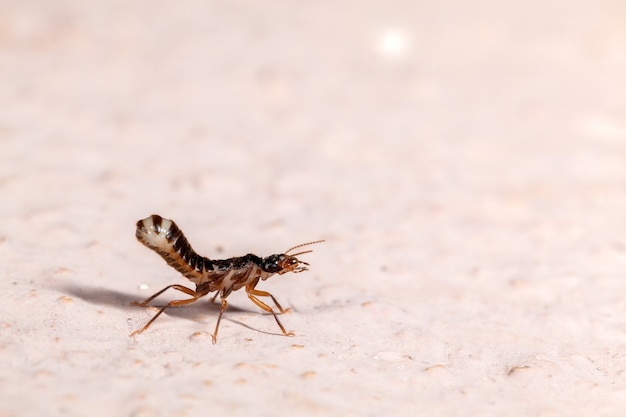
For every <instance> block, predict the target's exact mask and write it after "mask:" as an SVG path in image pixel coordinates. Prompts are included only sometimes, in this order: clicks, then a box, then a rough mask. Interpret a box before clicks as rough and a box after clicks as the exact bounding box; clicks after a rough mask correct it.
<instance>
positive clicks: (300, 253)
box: [285, 240, 324, 256]
mask: <svg viewBox="0 0 626 417" xmlns="http://www.w3.org/2000/svg"><path fill="white" fill-rule="evenodd" d="M323 241H324V240H316V241H313V242H307V243H302V244H300V245H296V246H294V247H293V248H290V249H287V250H286V251H285V255H287V254H288V253H289V252H291V251H292V250H294V249H298V248H301V247H303V246H309V245H314V244H316V243H322V242H323ZM309 252H313V249H311V250H307V251H304V252H298V253H294V254H293V255H291V256H298V255H302V254H303V253H309Z"/></svg>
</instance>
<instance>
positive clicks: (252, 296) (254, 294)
mask: <svg viewBox="0 0 626 417" xmlns="http://www.w3.org/2000/svg"><path fill="white" fill-rule="evenodd" d="M246 293H247V294H248V298H249V299H250V300H252V302H253V303H254V304H256V305H257V306H259V307H260V308H261V309H263V310H265V311H267V312H268V313H272V316H274V319H275V320H276V324H278V327H280V330H281V331H282V332H283V335H285V336H295V333H294V332H292V331H289V332H288V331H286V330H285V328H284V327H283V325H282V323H281V322H280V320H278V316H277V315H276V312H275V311H274V310H273V309H272V307H270V306H268V305H267V304H265V303H264V302H263V301H261V300H259V299H258V298H257V296H259V297H271V299H272V301H274V304H276V307H278V309H279V310H280V312H281V313H284V312H285V311H286V310H284V309H283V308H282V307H281V306H280V304H278V301H276V298H274V296H273V295H272V294H270V293H268V292H266V291H259V290H255V289H254V287H252V286H246Z"/></svg>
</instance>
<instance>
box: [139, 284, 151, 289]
mask: <svg viewBox="0 0 626 417" xmlns="http://www.w3.org/2000/svg"><path fill="white" fill-rule="evenodd" d="M148 288H150V286H149V285H148V284H139V289H140V290H147V289H148Z"/></svg>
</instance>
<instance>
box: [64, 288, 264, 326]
mask: <svg viewBox="0 0 626 417" xmlns="http://www.w3.org/2000/svg"><path fill="white" fill-rule="evenodd" d="M60 290H62V291H63V292H65V293H67V294H71V295H72V296H74V297H76V298H80V299H81V300H84V301H87V302H88V303H91V304H95V305H105V306H110V307H115V308H118V309H123V310H130V309H132V311H137V312H140V311H141V310H142V309H141V308H137V307H134V306H131V305H130V304H131V303H132V302H134V301H137V300H139V299H140V298H141V296H139V295H137V294H129V293H124V292H121V291H115V290H110V289H106V288H101V287H88V286H83V285H81V286H78V285H74V284H65V285H63V286H61V288H60ZM167 300H168V297H167V296H165V297H163V300H162V301H156V302H155V303H153V304H151V305H152V306H154V307H157V308H158V307H163V306H164V305H165V304H167ZM210 300H211V297H206V299H204V300H198V301H197V302H195V303H193V304H191V305H189V306H185V307H184V308H176V307H173V308H169V309H167V310H166V311H165V312H164V314H167V315H168V316H172V317H180V318H184V319H187V320H192V321H196V322H202V321H200V320H198V316H199V315H202V314H206V313H210V314H211V316H212V315H214V314H215V315H217V314H219V311H220V304H219V303H211V301H210ZM228 310H229V311H232V312H244V313H257V314H259V312H258V311H254V310H251V309H246V308H240V307H237V306H234V305H232V304H230V305H229V306H228ZM263 315H265V314H263ZM224 319H225V320H228V321H230V322H232V323H237V324H239V325H241V326H243V327H246V328H248V329H251V330H256V331H258V332H261V333H268V332H264V331H262V330H259V329H255V328H253V327H250V326H249V325H247V324H245V323H242V322H240V321H238V320H234V319H231V318H228V317H225V318H224ZM269 334H273V333H269Z"/></svg>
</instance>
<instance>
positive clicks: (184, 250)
mask: <svg viewBox="0 0 626 417" xmlns="http://www.w3.org/2000/svg"><path fill="white" fill-rule="evenodd" d="M135 235H136V237H137V239H138V240H139V241H140V242H141V243H143V244H144V245H146V246H147V247H149V248H150V249H152V250H154V251H155V252H157V253H158V254H159V255H161V257H162V258H163V259H164V260H165V261H166V262H167V264H168V265H170V266H171V267H173V268H174V269H176V270H177V271H178V272H180V273H181V274H182V275H183V276H184V277H186V278H187V279H189V280H190V281H192V282H193V283H194V284H196V290H195V291H194V290H191V289H189V288H187V287H185V286H182V285H177V284H175V285H169V286H167V287H165V288H164V289H162V290H161V291H159V292H157V293H156V294H154V295H152V296H151V297H149V298H148V299H146V300H144V301H143V302H141V303H133V305H138V306H146V305H147V304H148V303H149V302H150V301H152V300H153V299H155V298H156V297H158V296H159V295H161V294H162V293H163V292H165V291H166V290H168V289H170V288H172V289H175V290H178V291H181V292H184V293H186V294H189V295H191V296H192V298H190V299H186V300H175V301H171V302H169V303H168V304H167V305H166V306H165V307H163V308H162V309H161V310H160V311H159V312H158V313H157V314H156V315H155V316H154V317H153V318H152V319H151V320H150V321H149V322H148V323H147V324H146V325H145V326H144V327H143V328H141V329H140V330H137V331H135V332H133V335H135V334H137V333H141V332H143V331H144V330H146V329H147V328H148V327H149V326H150V324H152V322H154V320H156V318H157V317H158V316H159V315H161V313H163V311H165V309H167V308H168V307H173V306H181V305H186V304H191V303H193V302H195V301H197V300H198V299H199V298H201V297H203V296H205V295H207V294H209V293H211V292H214V291H216V294H215V296H214V297H213V300H215V298H216V297H217V295H219V296H220V299H221V301H222V307H221V309H220V314H219V316H218V319H217V324H216V326H215V332H214V334H213V343H216V342H217V332H218V329H219V324H220V321H221V318H222V314H223V313H224V310H226V307H227V306H228V303H227V302H226V297H228V295H229V294H230V293H231V292H233V291H237V290H239V289H241V288H244V287H245V289H246V293H247V294H248V298H250V300H252V302H254V303H255V304H256V305H257V306H259V307H260V308H262V309H263V310H265V311H267V312H268V313H271V314H272V315H273V316H274V318H275V319H276V323H277V324H278V326H279V327H280V329H281V331H282V333H283V334H284V335H285V336H291V335H293V333H292V332H287V331H286V330H285V328H284V327H283V325H282V324H281V322H280V320H278V317H277V316H276V312H274V310H273V309H272V308H271V307H270V306H268V305H267V304H265V303H264V302H262V301H261V300H259V299H258V297H270V298H271V299H272V301H273V302H274V304H275V305H276V307H277V308H278V310H279V311H280V312H281V313H284V312H285V310H284V309H283V308H282V307H281V306H280V304H279V303H278V301H276V299H275V298H274V296H272V295H271V294H270V293H268V292H265V291H259V290H256V289H255V287H256V285H257V284H258V282H259V280H263V281H265V280H266V279H268V278H269V277H271V276H272V275H274V274H280V275H282V274H284V273H287V272H295V273H298V272H303V271H306V270H308V269H307V267H306V266H300V264H303V265H307V266H308V263H306V262H303V261H300V260H299V259H298V258H296V256H297V255H301V254H304V253H309V252H311V251H310V250H307V251H304V252H299V253H296V254H293V255H289V254H288V253H289V252H290V251H292V250H293V249H296V248H299V247H302V246H306V245H311V244H313V243H319V242H322V241H316V242H310V243H305V244H303V245H298V246H295V247H293V248H291V249H289V250H288V251H286V252H285V253H283V254H276V255H270V256H267V257H265V258H261V257H259V256H257V255H254V254H251V253H250V254H248V255H245V256H241V257H235V258H229V259H224V260H211V259H209V258H206V257H204V256H200V255H198V254H197V253H196V252H195V251H194V250H193V249H192V247H191V245H190V244H189V242H188V241H187V238H186V237H185V235H183V233H182V231H181V230H180V229H179V228H178V226H177V225H176V223H174V222H173V221H172V220H169V219H164V218H163V217H161V216H159V215H156V214H154V215H152V216H150V217H147V218H145V219H143V220H139V221H138V222H137V231H136V234H135Z"/></svg>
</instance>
